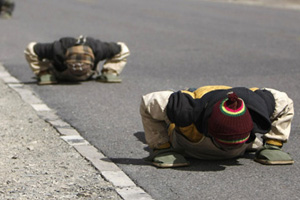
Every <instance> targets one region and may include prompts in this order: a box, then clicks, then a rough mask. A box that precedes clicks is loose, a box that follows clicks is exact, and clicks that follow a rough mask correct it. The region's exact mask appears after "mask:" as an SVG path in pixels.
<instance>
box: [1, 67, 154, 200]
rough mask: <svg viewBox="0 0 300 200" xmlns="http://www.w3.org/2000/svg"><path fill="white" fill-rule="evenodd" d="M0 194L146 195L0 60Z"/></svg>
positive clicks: (52, 196) (5, 196)
mask: <svg viewBox="0 0 300 200" xmlns="http://www.w3.org/2000/svg"><path fill="white" fill-rule="evenodd" d="M0 110H1V112H0V137H1V143H0V149H1V154H0V180H1V183H0V199H151V197H150V196H149V195H148V194H146V193H145V192H144V191H143V190H142V189H141V188H139V187H137V186H136V185H135V184H134V183H133V182H132V181H131V180H130V179H129V178H128V176H127V175H126V174H125V173H123V172H122V171H121V170H120V169H119V168H118V167H117V166H116V165H115V164H113V163H112V162H111V161H110V160H109V159H108V158H106V157H105V156H104V155H103V154H102V153H100V152H98V151H97V150H96V149H95V148H94V147H93V146H91V145H90V144H89V143H88V142H87V141H86V140H84V139H83V138H82V137H81V136H80V134H79V133H78V132H77V131H76V130H75V129H73V128H72V127H71V126H70V125H69V124H68V123H66V122H64V121H62V120H61V119H60V118H59V117H58V116H57V115H56V114H55V112H54V111H52V110H51V109H50V108H49V107H47V105H45V104H44V103H43V102H42V101H41V100H40V99H39V98H38V96H36V94H34V93H33V92H32V91H31V90H30V89H29V88H28V87H26V86H25V85H24V84H22V83H21V82H19V81H18V80H17V79H15V78H14V77H12V76H11V75H10V74H9V73H8V72H7V71H6V70H5V68H4V66H3V65H2V64H1V63H0Z"/></svg>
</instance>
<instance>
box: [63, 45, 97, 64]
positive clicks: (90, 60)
mask: <svg viewBox="0 0 300 200" xmlns="http://www.w3.org/2000/svg"><path fill="white" fill-rule="evenodd" d="M94 60H95V57H94V53H93V51H92V49H91V48H90V47H88V46H84V45H76V46H73V47H70V48H68V49H67V52H66V63H85V64H90V65H94Z"/></svg>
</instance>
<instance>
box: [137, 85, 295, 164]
mask: <svg viewBox="0 0 300 200" xmlns="http://www.w3.org/2000/svg"><path fill="white" fill-rule="evenodd" d="M265 89H266V90H269V91H270V92H271V93H272V94H273V96H274V98H275V102H276V106H275V111H274V113H273V115H272V116H271V121H272V129H271V131H270V132H269V133H267V134H265V135H264V136H263V137H264V138H266V139H277V140H281V141H283V142H286V141H287V139H288V138H289V135H290V131H291V121H292V118H293V115H294V108H293V101H292V100H291V99H290V98H289V97H288V96H287V95H286V93H284V92H280V91H277V90H274V89H269V88H265ZM172 93H173V92H172V91H159V92H153V93H150V94H146V95H144V96H143V97H142V100H141V104H140V114H141V117H142V123H143V126H144V131H145V138H146V142H147V143H148V145H149V147H150V148H152V149H153V148H158V147H159V146H160V145H162V144H165V143H166V142H170V143H171V144H172V146H173V147H174V148H183V149H184V150H185V153H186V154H187V155H189V156H192V157H195V158H198V159H225V158H233V157H238V156H241V155H243V154H244V152H245V151H246V150H249V149H251V150H252V149H257V148H259V147H260V146H261V145H262V143H261V141H260V140H259V139H256V140H255V141H254V142H253V143H248V144H244V145H242V146H241V147H240V148H238V149H229V150H223V149H221V148H219V147H218V146H216V145H215V143H214V142H213V141H212V140H211V138H208V137H203V139H202V140H201V141H199V142H198V143H192V142H190V141H188V140H187V139H185V137H183V136H182V135H181V134H179V133H177V132H176V131H175V130H173V133H172V134H171V135H170V136H171V137H170V136H169V135H168V125H169V124H170V121H169V119H168V118H167V115H166V106H167V103H168V99H169V97H170V95H171V94H172Z"/></svg>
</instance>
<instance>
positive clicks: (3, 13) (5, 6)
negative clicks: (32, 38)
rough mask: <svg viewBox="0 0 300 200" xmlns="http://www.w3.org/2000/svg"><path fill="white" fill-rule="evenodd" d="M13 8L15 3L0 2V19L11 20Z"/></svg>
mask: <svg viewBox="0 0 300 200" xmlns="http://www.w3.org/2000/svg"><path fill="white" fill-rule="evenodd" d="M14 8H15V3H14V2H13V1H12V0H0V18H2V19H9V18H11V16H12V13H13V11H14Z"/></svg>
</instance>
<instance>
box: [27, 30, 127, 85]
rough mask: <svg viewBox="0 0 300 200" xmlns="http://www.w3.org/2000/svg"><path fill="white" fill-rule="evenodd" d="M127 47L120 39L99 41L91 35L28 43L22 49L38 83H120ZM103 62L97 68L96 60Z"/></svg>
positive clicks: (97, 62)
mask: <svg viewBox="0 0 300 200" xmlns="http://www.w3.org/2000/svg"><path fill="white" fill-rule="evenodd" d="M129 55H130V52H129V49H128V47H127V46H126V44H125V43H123V42H102V41H100V40H98V39H94V38H91V37H83V36H80V37H79V38H73V37H64V38H60V39H59V40H57V41H54V42H51V43H36V42H31V43H29V44H28V46H27V48H26V50H25V57H26V60H27V61H28V63H29V66H30V68H31V69H32V71H33V72H34V74H35V75H36V76H37V78H38V81H39V82H38V83H39V84H41V85H45V84H54V83H57V82H58V81H75V82H79V81H85V80H91V79H93V78H94V76H96V77H95V79H96V81H99V82H107V83H120V82H121V81H122V80H121V78H120V73H121V72H122V70H123V68H124V67H125V65H126V62H127V57H128V56H129ZM100 61H104V64H103V67H102V69H101V70H100V66H99V62H100Z"/></svg>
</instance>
